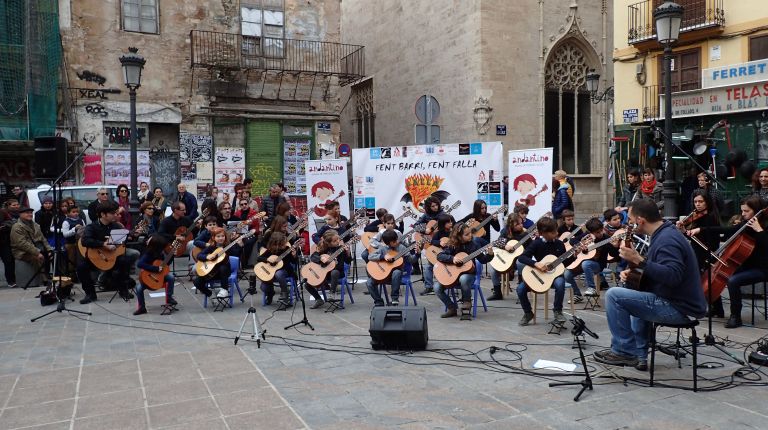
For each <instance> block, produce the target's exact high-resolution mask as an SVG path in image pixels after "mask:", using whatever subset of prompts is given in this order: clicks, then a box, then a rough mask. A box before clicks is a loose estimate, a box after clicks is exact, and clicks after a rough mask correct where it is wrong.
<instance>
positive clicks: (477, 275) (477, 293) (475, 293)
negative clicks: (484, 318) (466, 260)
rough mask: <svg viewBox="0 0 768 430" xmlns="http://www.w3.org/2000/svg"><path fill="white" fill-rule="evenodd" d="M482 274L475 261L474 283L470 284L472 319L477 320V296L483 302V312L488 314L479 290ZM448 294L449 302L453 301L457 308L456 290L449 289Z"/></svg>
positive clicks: (480, 267)
mask: <svg viewBox="0 0 768 430" xmlns="http://www.w3.org/2000/svg"><path fill="white" fill-rule="evenodd" d="M482 274H483V265H482V264H481V263H480V262H479V261H478V260H475V282H474V283H473V284H472V318H477V299H478V296H479V297H480V300H481V301H482V302H483V310H484V311H485V312H488V305H487V304H486V302H485V295H483V289H482V288H480V277H481V275H482ZM449 294H450V295H451V300H453V303H455V304H456V305H457V306H458V301H457V300H456V288H450V293H449ZM446 310H447V308H446Z"/></svg>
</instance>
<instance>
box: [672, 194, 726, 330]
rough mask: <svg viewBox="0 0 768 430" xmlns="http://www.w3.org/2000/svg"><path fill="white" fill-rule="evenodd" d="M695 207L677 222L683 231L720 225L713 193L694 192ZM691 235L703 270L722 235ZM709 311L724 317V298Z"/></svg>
mask: <svg viewBox="0 0 768 430" xmlns="http://www.w3.org/2000/svg"><path fill="white" fill-rule="evenodd" d="M693 208H694V211H693V212H692V213H691V214H690V215H688V216H687V217H685V218H684V219H683V220H681V221H678V222H677V228H679V229H680V230H681V231H682V232H683V233H687V232H688V230H692V229H694V228H702V227H707V228H708V227H718V226H719V225H720V222H719V220H720V216H719V213H718V211H717V205H716V204H715V201H714V199H713V198H712V195H711V194H709V193H707V192H706V191H705V190H701V189H699V190H695V191H694V192H693ZM689 237H690V238H691V242H693V243H691V246H693V252H694V253H695V254H696V261H697V262H698V263H699V270H701V271H703V270H704V269H706V267H707V257H708V256H709V255H710V254H709V251H712V252H714V251H716V250H717V248H718V246H719V245H720V237H719V235H717V234H708V233H706V232H699V234H697V235H693V236H689ZM701 245H704V246H701ZM704 247H706V248H707V249H705V248H704ZM709 312H710V313H711V314H712V316H714V317H718V318H723V317H724V316H725V311H724V310H723V300H722V299H721V298H720V297H718V298H717V300H716V301H715V302H714V303H712V304H711V305H710V308H709Z"/></svg>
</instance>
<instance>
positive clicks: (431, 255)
mask: <svg viewBox="0 0 768 430" xmlns="http://www.w3.org/2000/svg"><path fill="white" fill-rule="evenodd" d="M426 239H428V237H425V238H423V239H421V240H426ZM449 240H450V239H449V238H447V237H443V238H441V239H440V246H437V245H430V247H429V248H426V249H424V256H425V257H427V261H429V262H430V263H432V265H433V266H434V265H435V264H437V256H438V255H440V253H441V252H443V248H445V247H446V246H448V241H449Z"/></svg>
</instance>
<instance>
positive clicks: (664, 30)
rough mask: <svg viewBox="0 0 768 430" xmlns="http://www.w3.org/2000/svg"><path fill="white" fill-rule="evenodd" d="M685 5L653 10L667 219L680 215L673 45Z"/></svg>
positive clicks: (668, 3) (668, 2)
mask: <svg viewBox="0 0 768 430" xmlns="http://www.w3.org/2000/svg"><path fill="white" fill-rule="evenodd" d="M683 11H684V9H683V7H682V6H680V5H679V4H677V3H675V2H671V1H667V2H664V3H663V4H661V5H660V6H659V7H657V8H656V10H654V11H653V19H654V20H655V21H656V39H657V40H658V41H659V43H661V44H662V45H664V135H665V136H664V142H665V150H664V164H665V167H664V184H663V185H664V188H663V191H662V194H661V195H662V196H663V197H664V218H666V219H673V218H676V217H677V181H675V165H674V164H673V161H672V152H673V151H672V44H674V43H675V42H677V38H678V36H679V35H680V23H681V22H682V20H683Z"/></svg>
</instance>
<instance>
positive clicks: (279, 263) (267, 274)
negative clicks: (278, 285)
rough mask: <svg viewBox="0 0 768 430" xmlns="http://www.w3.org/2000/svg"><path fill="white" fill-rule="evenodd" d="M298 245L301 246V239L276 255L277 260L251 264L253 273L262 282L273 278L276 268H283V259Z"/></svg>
mask: <svg viewBox="0 0 768 430" xmlns="http://www.w3.org/2000/svg"><path fill="white" fill-rule="evenodd" d="M300 246H301V241H296V243H294V244H293V245H291V246H289V247H288V249H286V250H285V251H283V253H282V254H280V255H279V256H277V260H275V261H274V262H269V261H260V262H258V263H256V265H255V266H253V273H254V274H255V275H256V277H257V278H259V279H260V280H261V281H262V282H271V281H272V279H274V278H275V273H277V271H278V270H280V269H282V268H283V259H284V258H285V257H287V256H288V254H290V253H291V252H293V251H294V250H295V249H296V248H298V247H300Z"/></svg>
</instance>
